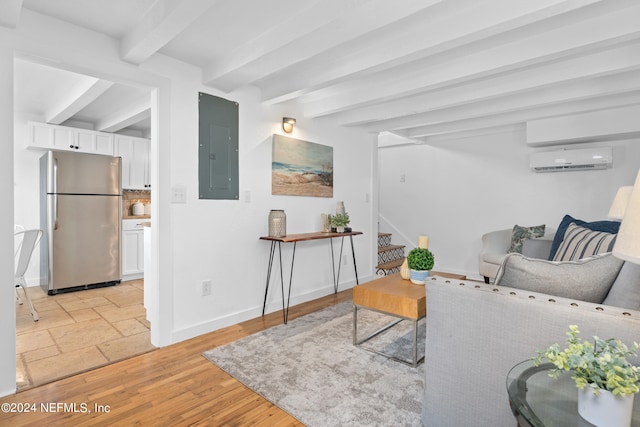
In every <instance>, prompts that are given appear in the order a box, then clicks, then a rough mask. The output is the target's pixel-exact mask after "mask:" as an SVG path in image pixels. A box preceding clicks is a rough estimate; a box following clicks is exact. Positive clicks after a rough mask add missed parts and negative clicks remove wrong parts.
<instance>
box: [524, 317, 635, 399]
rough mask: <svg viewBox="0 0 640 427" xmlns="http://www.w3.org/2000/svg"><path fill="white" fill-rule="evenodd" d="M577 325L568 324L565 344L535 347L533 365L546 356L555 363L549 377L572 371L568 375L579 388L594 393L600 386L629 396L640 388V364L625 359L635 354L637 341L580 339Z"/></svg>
mask: <svg viewBox="0 0 640 427" xmlns="http://www.w3.org/2000/svg"><path fill="white" fill-rule="evenodd" d="M579 333H580V331H578V327H577V326H576V325H570V326H569V332H567V345H568V347H567V348H565V349H564V350H560V345H558V344H557V343H556V344H553V345H551V346H550V347H549V348H547V349H546V350H545V351H542V350H538V351H537V352H536V353H537V356H536V357H534V358H533V362H534V365H536V366H537V365H539V364H540V363H542V359H543V358H545V359H547V360H548V361H549V362H550V363H552V364H554V365H555V368H554V369H552V370H551V371H550V372H549V376H550V377H552V378H558V376H559V375H560V372H561V371H573V375H572V376H571V378H573V379H574V381H575V382H576V386H577V387H578V388H579V389H583V388H585V387H590V388H591V389H592V391H593V394H595V395H598V394H599V393H600V390H601V389H602V390H609V391H610V392H611V393H613V395H615V396H628V395H631V394H634V393H638V391H640V387H639V384H640V367H638V366H633V365H632V364H631V363H629V362H628V361H627V357H629V356H637V354H638V349H640V345H639V344H638V343H636V342H634V343H633V346H632V348H631V349H629V348H628V347H627V346H626V345H625V344H624V343H623V342H622V341H620V340H616V339H613V338H610V339H608V340H603V339H600V338H598V337H593V343H591V342H590V341H582V339H581V338H579V337H578V334H579Z"/></svg>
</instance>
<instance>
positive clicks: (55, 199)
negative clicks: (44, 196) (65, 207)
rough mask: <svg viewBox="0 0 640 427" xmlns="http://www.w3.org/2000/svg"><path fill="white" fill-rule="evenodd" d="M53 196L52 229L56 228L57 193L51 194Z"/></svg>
mask: <svg viewBox="0 0 640 427" xmlns="http://www.w3.org/2000/svg"><path fill="white" fill-rule="evenodd" d="M51 196H52V197H53V200H52V201H53V229H54V230H57V229H58V195H57V194H52V195H51Z"/></svg>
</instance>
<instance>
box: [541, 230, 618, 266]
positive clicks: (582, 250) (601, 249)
mask: <svg viewBox="0 0 640 427" xmlns="http://www.w3.org/2000/svg"><path fill="white" fill-rule="evenodd" d="M616 236H617V234H611V233H605V232H604V231H591V230H589V229H588V228H584V227H580V226H578V225H576V224H574V223H571V224H569V227H567V231H566V232H565V233H564V239H563V240H562V243H560V246H559V247H558V251H557V252H556V256H555V257H554V258H553V260H554V261H573V260H578V259H583V258H587V257H590V256H593V255H597V254H603V253H605V252H611V251H612V250H613V245H614V244H615V243H616Z"/></svg>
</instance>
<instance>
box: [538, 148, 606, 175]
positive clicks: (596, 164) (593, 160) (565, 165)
mask: <svg viewBox="0 0 640 427" xmlns="http://www.w3.org/2000/svg"><path fill="white" fill-rule="evenodd" d="M530 166H531V170H532V171H534V172H569V171H584V170H598V169H606V168H610V167H612V166H613V152H612V150H611V147H594V148H580V149H576V150H555V151H542V152H538V153H533V154H532V155H531V161H530Z"/></svg>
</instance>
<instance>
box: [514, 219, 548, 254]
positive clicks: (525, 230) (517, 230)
mask: <svg viewBox="0 0 640 427" xmlns="http://www.w3.org/2000/svg"><path fill="white" fill-rule="evenodd" d="M542 236H544V224H542V225H536V226H535V227H520V226H519V225H517V224H516V225H514V226H513V231H512V232H511V246H509V252H517V253H519V254H521V253H522V242H524V241H525V239H530V238H533V237H542Z"/></svg>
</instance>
